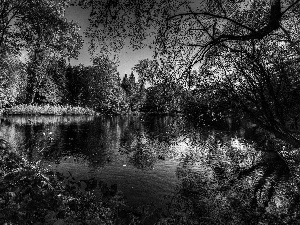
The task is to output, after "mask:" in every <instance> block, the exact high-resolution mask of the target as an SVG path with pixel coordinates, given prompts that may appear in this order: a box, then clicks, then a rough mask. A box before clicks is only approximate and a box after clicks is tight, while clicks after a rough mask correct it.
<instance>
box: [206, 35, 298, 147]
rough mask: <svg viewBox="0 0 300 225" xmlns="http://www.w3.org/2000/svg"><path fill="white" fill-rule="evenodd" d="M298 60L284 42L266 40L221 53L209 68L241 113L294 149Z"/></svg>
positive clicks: (295, 143) (296, 135)
mask: <svg viewBox="0 0 300 225" xmlns="http://www.w3.org/2000/svg"><path fill="white" fill-rule="evenodd" d="M237 48H239V49H238V51H237ZM299 57H300V56H299V55H298V53H297V51H296V50H295V49H293V48H290V46H289V45H288V44H287V43H286V42H284V41H278V40H272V39H271V38H268V39H264V41H253V42H252V43H251V44H243V45H242V44H240V45H239V46H236V47H235V48H232V49H231V50H228V51H227V52H226V51H222V54H220V55H219V57H214V62H213V63H212V65H211V66H212V67H213V68H214V77H218V78H219V79H220V80H221V81H219V87H220V88H223V89H225V90H226V91H227V93H228V95H227V97H229V98H230V99H231V100H232V101H233V102H234V103H235V105H236V106H237V107H239V108H240V109H241V110H242V112H244V113H246V114H247V115H248V116H249V117H250V118H251V120H252V121H254V122H256V123H258V124H259V125H260V126H262V127H263V128H265V129H266V130H268V131H270V132H271V133H273V134H274V135H275V136H276V137H277V138H280V139H282V140H285V141H287V142H288V143H290V144H292V145H294V146H300V139H299V136H298V133H295V132H294V131H295V130H294V131H293V129H294V128H297V118H298V114H299V113H298V111H299V108H300V101H299V100H298V99H299V97H300V79H299V76H298V75H297V74H298V73H299V70H300V67H299ZM291 125H294V127H293V129H291V128H292V127H291Z"/></svg>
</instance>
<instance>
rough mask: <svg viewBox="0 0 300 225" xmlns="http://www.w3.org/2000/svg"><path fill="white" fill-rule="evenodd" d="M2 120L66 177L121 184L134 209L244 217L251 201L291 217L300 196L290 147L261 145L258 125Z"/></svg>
mask: <svg viewBox="0 0 300 225" xmlns="http://www.w3.org/2000/svg"><path fill="white" fill-rule="evenodd" d="M1 121H2V122H1V127H0V136H1V137H4V138H6V139H7V140H8V141H9V142H10V143H11V145H12V147H13V149H15V150H16V151H21V152H23V153H26V155H28V157H29V159H30V160H31V161H35V162H39V163H40V164H41V165H42V166H43V167H46V168H49V169H50V170H52V171H57V172H60V173H63V174H64V175H65V176H66V177H67V176H69V177H74V178H76V179H78V180H90V179H94V180H98V181H104V182H106V183H107V184H108V185H114V184H116V185H117V188H118V190H119V191H121V192H123V193H124V195H125V196H126V199H127V202H128V204H129V205H130V206H132V207H137V206H140V205H144V204H145V205H149V204H153V205H155V206H156V207H159V208H164V209H165V208H167V207H168V209H169V211H172V210H173V211H174V210H178V209H179V208H180V210H181V211H184V210H191V207H192V208H193V210H195V211H196V212H197V213H198V214H199V215H200V214H201V215H203V214H205V215H210V214H211V215H210V216H211V218H223V217H224V216H225V215H224V211H222V209H224V210H225V212H226V213H231V214H232V215H234V214H236V215H235V216H236V218H235V221H237V220H238V219H237V218H239V217H242V214H241V213H242V212H241V211H242V210H243V209H247V211H248V214H249V216H250V212H251V210H249V207H250V208H252V209H253V211H255V210H256V209H257V208H263V209H264V210H263V212H264V213H267V214H268V215H269V214H270V215H271V214H272V215H273V214H274V215H277V214H280V215H281V214H282V213H284V214H285V215H288V214H289V213H290V214H291V213H295V212H292V211H290V210H294V209H295V207H296V206H297V205H298V202H299V196H298V195H297V191H298V187H297V182H296V181H295V177H297V176H296V175H297V174H298V170H297V169H295V168H297V166H295V162H292V164H288V163H286V162H288V160H285V161H283V160H282V155H284V154H285V153H284V152H283V153H282V155H281V156H280V157H278V155H275V154H273V153H272V154H273V155H272V154H271V156H270V154H269V155H267V154H266V153H264V152H261V151H258V149H256V144H255V142H253V140H251V139H252V138H251V135H252V134H251V124H250V125H249V124H247V123H245V124H241V125H240V126H239V128H238V129H233V128H232V124H231V123H229V125H228V126H223V128H222V129H220V128H219V129H216V128H214V129H213V128H207V127H198V128H195V126H193V124H191V123H188V122H185V120H184V119H183V118H182V117H153V116H152V117H151V116H148V117H143V116H123V117H121V116H119V117H98V118H93V117H85V116H82V117H57V116H48V117H17V116H14V117H7V118H3V119H2V120H1ZM229 122H230V121H229ZM268 157H269V158H268ZM270 157H271V160H270ZM284 157H286V158H287V159H290V158H291V157H290V156H289V155H288V154H287V153H286V154H285V155H284ZM289 157H290V158H289ZM292 158H293V157H292ZM266 159H267V160H268V161H267V160H266ZM295 193H296V194H295ZM297 198H298V199H297ZM195 199H198V201H197V202H195ZM199 199H201V201H199ZM199 204H200V205H199ZM291 207H292V209H291ZM236 208H238V210H237V211H235V209H236ZM255 212H256V211H255ZM197 213H196V214H195V215H198V214H197ZM199 215H198V218H199ZM251 215H252V216H253V214H251ZM255 215H256V214H255ZM244 216H245V215H244ZM246 216H247V215H246ZM207 217H208V216H207ZM201 218H202V217H201ZM203 218H204V217H203ZM205 218H206V217H205ZM219 221H222V220H221V219H219Z"/></svg>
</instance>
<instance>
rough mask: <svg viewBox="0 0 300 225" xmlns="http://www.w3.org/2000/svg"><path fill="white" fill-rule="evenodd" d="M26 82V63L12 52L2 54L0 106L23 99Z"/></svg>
mask: <svg viewBox="0 0 300 225" xmlns="http://www.w3.org/2000/svg"><path fill="white" fill-rule="evenodd" d="M26 82H27V74H26V71H25V69H24V63H22V62H21V61H20V59H19V58H18V57H16V56H14V55H12V54H8V53H6V54H4V53H3V54H0V108H2V107H5V106H11V105H13V104H15V103H16V102H18V101H22V99H23V98H24V95H25V87H26Z"/></svg>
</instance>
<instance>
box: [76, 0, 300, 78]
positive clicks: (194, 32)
mask: <svg viewBox="0 0 300 225" xmlns="http://www.w3.org/2000/svg"><path fill="white" fill-rule="evenodd" d="M299 2H300V1H298V0H269V1H264V0H258V1H250V0H234V1H232V0H225V1H221V0H212V1H205V0H202V1H186V0H179V1H178V0H171V1H165V0H159V1H155V0H150V1H148V0H147V1H146V0H142V1H135V0H117V1H116V0H110V1H101V0H98V1H94V0H77V4H79V5H81V6H82V7H84V8H90V9H91V14H90V26H89V27H88V29H87V31H86V34H87V36H88V37H90V38H91V39H92V41H91V49H92V50H97V51H101V52H104V51H106V52H115V51H116V50H120V48H122V47H123V46H124V45H125V44H126V43H127V42H126V41H127V40H128V39H129V42H130V44H131V46H133V47H134V48H140V47H144V46H150V47H153V48H154V49H155V54H159V55H160V56H162V55H164V56H165V55H166V54H167V57H168V60H171V61H172V62H173V63H174V65H176V66H177V67H176V69H178V70H179V71H180V73H181V74H182V75H184V73H183V72H182V70H184V71H186V70H190V69H191V67H192V66H193V65H195V64H196V63H199V62H201V61H202V60H203V59H204V58H205V57H206V56H207V55H208V54H209V53H211V52H214V50H216V48H217V47H218V46H224V45H225V46H227V45H230V44H231V43H232V42H241V41H251V40H261V39H263V38H264V37H266V36H270V35H277V34H278V33H284V34H285V37H286V38H287V37H289V38H290V37H291V34H292V32H293V29H292V28H291V27H290V26H289V24H287V23H285V21H286V20H287V19H288V18H291V17H294V16H296V15H298V13H299V9H300V4H299ZM107 37H110V38H107Z"/></svg>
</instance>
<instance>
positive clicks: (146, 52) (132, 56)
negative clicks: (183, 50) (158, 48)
mask: <svg viewBox="0 0 300 225" xmlns="http://www.w3.org/2000/svg"><path fill="white" fill-rule="evenodd" d="M65 17H66V18H67V20H69V21H72V20H73V21H74V22H77V23H78V25H79V26H80V27H81V29H80V32H79V33H80V35H81V36H82V37H83V40H84V45H83V48H82V49H81V50H80V55H79V57H78V60H75V59H71V65H78V64H80V63H81V64H84V65H92V63H91V62H90V55H89V53H88V39H87V38H85V37H84V33H83V32H84V30H85V29H86V27H87V26H88V23H89V21H88V18H89V10H85V9H82V8H80V7H78V6H72V7H69V8H67V10H66V12H65ZM152 54H153V52H152V51H151V50H150V49H147V48H145V49H139V50H135V51H133V50H132V49H131V48H130V47H124V49H122V50H121V52H120V55H119V60H120V63H119V66H118V68H117V70H118V72H119V73H120V77H123V76H124V75H125V74H130V73H131V71H132V70H131V68H132V67H133V66H134V65H135V64H137V63H138V61H139V60H141V59H146V58H151V57H152ZM135 75H136V74H135Z"/></svg>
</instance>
